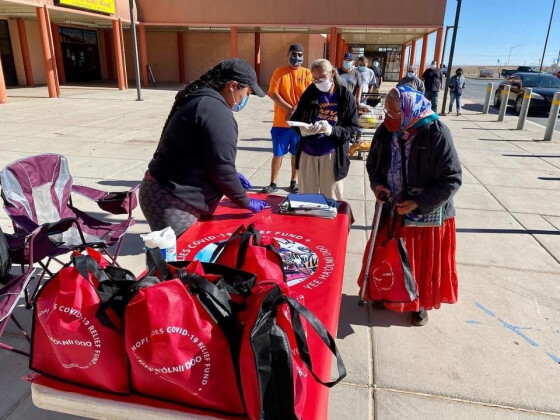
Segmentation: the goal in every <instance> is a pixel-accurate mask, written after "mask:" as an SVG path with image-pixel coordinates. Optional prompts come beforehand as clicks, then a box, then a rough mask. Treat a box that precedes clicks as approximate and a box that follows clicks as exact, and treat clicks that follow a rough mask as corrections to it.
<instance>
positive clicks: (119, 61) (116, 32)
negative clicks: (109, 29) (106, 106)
mask: <svg viewBox="0 0 560 420" xmlns="http://www.w3.org/2000/svg"><path fill="white" fill-rule="evenodd" d="M113 42H114V45H115V64H116V66H117V81H118V84H119V90H125V89H126V84H125V80H124V65H123V55H122V46H121V32H120V24H119V21H118V20H114V21H113Z"/></svg>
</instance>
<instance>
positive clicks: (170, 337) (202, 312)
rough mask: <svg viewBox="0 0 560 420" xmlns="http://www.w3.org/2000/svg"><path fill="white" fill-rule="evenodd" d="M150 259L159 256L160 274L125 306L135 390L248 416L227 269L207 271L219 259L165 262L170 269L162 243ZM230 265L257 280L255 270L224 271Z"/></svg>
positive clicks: (141, 286) (141, 285) (144, 283)
mask: <svg viewBox="0 0 560 420" xmlns="http://www.w3.org/2000/svg"><path fill="white" fill-rule="evenodd" d="M152 251H153V252H152ZM150 258H151V259H153V260H154V261H155V260H158V261H159V262H158V265H157V270H151V271H152V272H153V273H154V274H156V275H157V277H151V276H148V277H146V278H145V279H143V280H140V282H139V285H138V287H137V289H138V290H137V294H136V295H135V296H134V297H133V298H132V299H131V300H130V302H129V303H128V305H127V307H126V310H125V325H126V328H125V331H126V333H125V340H126V348H127V351H128V355H129V359H130V364H131V374H132V385H133V388H134V389H135V390H136V391H138V392H141V393H143V394H146V395H150V396H154V397H158V398H162V399H166V400H171V401H176V402H180V403H185V404H189V405H192V406H196V407H200V408H203V409H209V410H215V411H219V412H224V413H228V414H243V413H244V412H245V409H244V405H243V399H242V394H241V391H240V386H239V385H240V383H239V382H238V369H237V366H238V365H237V360H238V351H239V336H240V334H239V332H238V329H237V327H236V324H235V319H234V317H233V315H232V309H231V301H230V299H229V295H228V293H227V292H226V287H225V284H224V283H225V282H224V277H226V276H227V274H226V275H223V273H220V274H219V275H212V274H209V273H205V272H201V268H204V269H205V270H206V269H209V270H211V268H212V267H215V266H216V265H215V264H205V265H203V266H201V264H200V263H199V262H194V263H191V264H189V265H187V266H186V267H180V265H181V264H178V265H179V267H172V266H169V265H167V264H165V262H164V261H163V263H164V264H165V265H166V266H167V267H165V266H164V265H162V259H161V254H160V253H159V250H157V249H156V250H150ZM150 258H148V261H150ZM228 270H229V272H235V273H236V275H237V276H241V277H243V276H244V277H245V279H248V280H249V281H250V282H251V286H252V283H254V276H253V275H251V274H249V273H243V274H240V273H241V272H240V271H239V270H232V269H229V268H227V267H223V270H218V271H222V272H223V271H228ZM197 272H198V274H196V273H197ZM169 278H170V279H169ZM167 279H169V280H167ZM251 286H249V290H250V287H251Z"/></svg>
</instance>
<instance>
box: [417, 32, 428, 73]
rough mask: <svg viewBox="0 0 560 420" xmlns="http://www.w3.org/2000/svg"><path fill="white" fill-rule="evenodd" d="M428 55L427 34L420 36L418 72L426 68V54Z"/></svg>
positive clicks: (422, 71)
mask: <svg viewBox="0 0 560 420" xmlns="http://www.w3.org/2000/svg"><path fill="white" fill-rule="evenodd" d="M427 55H428V35H424V36H423V37H422V56H421V57H420V68H419V69H418V74H420V75H421V74H422V73H424V70H426V56H427Z"/></svg>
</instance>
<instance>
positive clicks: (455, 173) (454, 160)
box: [414, 124, 462, 214]
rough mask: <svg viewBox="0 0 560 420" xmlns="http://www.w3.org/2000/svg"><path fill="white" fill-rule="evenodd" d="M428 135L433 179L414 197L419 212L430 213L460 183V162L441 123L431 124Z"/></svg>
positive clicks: (451, 140)
mask: <svg viewBox="0 0 560 420" xmlns="http://www.w3.org/2000/svg"><path fill="white" fill-rule="evenodd" d="M427 134H428V136H429V137H430V141H431V145H432V147H431V148H430V149H431V151H430V161H431V165H430V166H431V169H430V171H431V177H432V179H434V180H435V182H432V183H431V185H430V186H429V187H428V188H426V189H425V190H424V191H423V192H422V193H421V194H420V195H418V196H415V197H414V201H415V202H416V204H418V209H419V210H420V212H421V213H424V214H426V213H430V212H432V211H434V210H435V209H437V208H438V207H441V206H443V205H444V204H445V203H447V202H448V201H449V200H451V198H452V197H453V195H454V194H455V193H456V192H457V190H458V189H459V187H461V183H462V169H461V163H460V162H459V157H458V155H457V151H456V150H455V145H454V144H453V137H452V136H451V132H450V131H449V129H448V128H447V127H445V126H443V125H442V124H432V125H431V126H430V127H429V129H428V133H427Z"/></svg>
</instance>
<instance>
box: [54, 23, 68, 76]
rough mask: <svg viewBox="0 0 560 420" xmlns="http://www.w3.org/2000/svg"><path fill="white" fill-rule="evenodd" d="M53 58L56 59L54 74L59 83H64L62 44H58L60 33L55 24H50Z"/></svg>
mask: <svg viewBox="0 0 560 420" xmlns="http://www.w3.org/2000/svg"><path fill="white" fill-rule="evenodd" d="M51 29H52V36H53V46H54V57H55V59H56V72H57V73H58V80H59V81H60V83H66V72H65V71H64V60H63V59H62V44H61V43H60V33H59V29H58V25H57V24H56V23H53V24H51Z"/></svg>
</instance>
